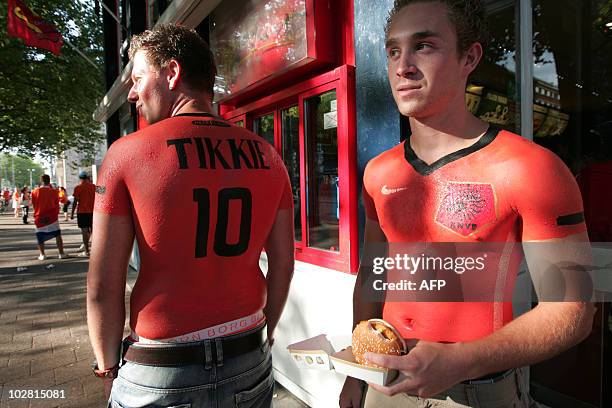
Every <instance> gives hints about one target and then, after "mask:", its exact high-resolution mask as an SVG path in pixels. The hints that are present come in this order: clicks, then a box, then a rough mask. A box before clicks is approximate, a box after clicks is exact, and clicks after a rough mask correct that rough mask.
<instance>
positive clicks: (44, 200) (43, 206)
mask: <svg viewBox="0 0 612 408" xmlns="http://www.w3.org/2000/svg"><path fill="white" fill-rule="evenodd" d="M40 181H41V182H42V186H40V187H38V188H36V189H34V191H33V192H32V206H33V207H34V225H36V240H37V241H38V251H39V252H40V253H39V255H38V260H39V261H44V260H45V259H46V255H45V242H46V241H48V240H50V239H51V238H55V242H56V243H57V250H58V251H59V259H64V258H66V257H67V256H66V254H64V242H63V241H62V231H61V230H60V225H59V222H58V220H57V217H58V215H59V194H58V190H57V189H55V188H53V187H51V185H50V182H51V179H50V177H49V176H48V175H47V174H43V175H42V176H41V177H40Z"/></svg>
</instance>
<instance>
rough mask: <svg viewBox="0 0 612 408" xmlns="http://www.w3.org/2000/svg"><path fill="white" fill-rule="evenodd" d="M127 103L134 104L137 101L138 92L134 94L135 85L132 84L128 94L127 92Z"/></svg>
mask: <svg viewBox="0 0 612 408" xmlns="http://www.w3.org/2000/svg"><path fill="white" fill-rule="evenodd" d="M127 100H128V102H131V103H136V101H138V92H136V84H133V85H132V87H131V88H130V92H128V97H127Z"/></svg>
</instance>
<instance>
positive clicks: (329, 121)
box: [304, 90, 340, 251]
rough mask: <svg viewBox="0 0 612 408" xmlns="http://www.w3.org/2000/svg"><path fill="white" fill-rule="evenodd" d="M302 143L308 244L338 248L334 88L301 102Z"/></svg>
mask: <svg viewBox="0 0 612 408" xmlns="http://www.w3.org/2000/svg"><path fill="white" fill-rule="evenodd" d="M304 111H305V112H304V115H305V118H304V121H305V143H306V154H307V157H308V161H307V163H308V174H307V177H306V182H307V192H306V198H307V209H306V214H307V218H308V245H309V246H311V247H315V248H319V249H325V250H328V251H338V250H339V248H338V245H339V231H338V219H339V212H340V207H339V202H338V132H337V130H338V121H337V111H336V91H335V90H333V91H330V92H326V93H323V94H321V95H317V96H314V97H311V98H309V99H307V100H306V101H305V102H304Z"/></svg>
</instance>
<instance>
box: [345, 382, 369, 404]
mask: <svg viewBox="0 0 612 408" xmlns="http://www.w3.org/2000/svg"><path fill="white" fill-rule="evenodd" d="M365 388H366V385H365V383H364V382H363V381H361V380H358V379H356V378H353V377H346V381H344V387H342V392H340V408H359V407H361V401H362V400H363V392H364V391H365Z"/></svg>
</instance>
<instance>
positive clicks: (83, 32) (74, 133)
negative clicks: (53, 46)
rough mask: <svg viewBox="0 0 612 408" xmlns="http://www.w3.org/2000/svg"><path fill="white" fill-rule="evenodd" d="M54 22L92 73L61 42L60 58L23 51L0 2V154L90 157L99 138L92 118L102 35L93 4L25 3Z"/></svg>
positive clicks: (100, 88)
mask: <svg viewBox="0 0 612 408" xmlns="http://www.w3.org/2000/svg"><path fill="white" fill-rule="evenodd" d="M25 3H26V4H27V5H28V6H29V7H30V9H31V10H32V11H33V12H35V13H37V14H39V15H40V16H41V17H42V18H44V19H45V20H46V21H48V22H50V23H53V24H55V25H56V26H57V27H58V29H59V31H60V32H61V33H62V35H63V37H64V39H65V40H68V41H70V43H72V44H73V45H74V46H75V47H76V48H78V49H79V50H81V51H82V52H83V53H84V54H85V55H87V57H88V58H89V59H91V60H92V61H94V63H95V64H96V65H97V66H98V68H99V69H96V68H95V67H94V66H92V65H91V64H90V63H88V62H87V61H86V60H85V59H83V58H82V57H81V56H79V55H78V54H77V52H76V51H75V50H73V49H72V48H71V47H70V46H69V45H67V44H66V43H64V45H63V47H62V54H61V55H60V56H55V55H53V54H52V53H51V52H49V51H45V50H39V49H35V48H32V47H27V46H25V45H24V44H23V41H22V40H21V39H18V38H13V37H9V36H8V35H7V32H6V24H7V11H8V10H7V2H6V1H2V2H0V27H1V28H0V83H1V84H2V86H0V152H2V151H7V150H9V149H12V150H13V151H18V152H19V153H22V154H28V155H30V156H31V155H32V154H33V153H35V152H40V153H42V154H44V155H58V154H61V152H64V151H66V150H68V149H70V148H76V149H78V150H80V151H82V152H83V153H85V154H86V155H89V156H93V154H94V151H95V145H96V143H97V142H99V141H100V140H102V139H103V137H104V135H103V134H102V133H101V131H100V124H99V123H97V122H95V121H94V120H93V119H92V114H93V111H94V110H95V108H96V106H97V102H98V101H99V100H100V98H101V97H102V95H103V94H104V78H103V67H104V57H103V55H104V54H103V47H102V44H103V34H102V23H101V19H100V18H98V17H97V16H96V15H95V13H94V11H93V2H89V3H85V2H81V1H73V0H54V1H52V2H51V1H45V0H26V1H25Z"/></svg>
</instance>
